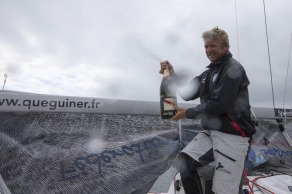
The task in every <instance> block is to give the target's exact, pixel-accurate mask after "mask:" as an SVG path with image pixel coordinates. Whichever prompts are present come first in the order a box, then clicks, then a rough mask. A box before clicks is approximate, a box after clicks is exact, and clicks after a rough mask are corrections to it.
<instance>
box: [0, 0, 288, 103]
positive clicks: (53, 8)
mask: <svg viewBox="0 0 292 194" xmlns="http://www.w3.org/2000/svg"><path fill="white" fill-rule="evenodd" d="M264 5H265V6H264ZM264 8H265V9H264ZM264 13H266V17H265V14H264ZM265 19H266V20H265ZM291 20H292V1H291V0H280V1H275V0H265V1H263V0H50V1H45V0H25V1H24V0H0V83H1V86H2V87H3V85H4V79H5V78H4V74H7V75H8V77H7V79H6V83H5V90H16V91H24V92H32V93H40V94H53V95H62V96H80V97H96V98H111V99H126V100H139V101H140V100H141V101H159V87H160V82H161V79H162V75H161V74H159V73H158V72H159V69H160V65H159V63H160V61H164V60H169V61H170V62H171V63H172V64H173V66H174V69H175V71H176V72H178V73H180V74H182V75H184V76H185V78H186V79H185V80H190V79H192V78H193V77H194V76H197V75H199V74H201V73H202V72H203V71H204V70H205V69H206V66H207V65H208V64H209V60H208V59H207V57H206V54H205V51H204V44H203V40H202V38H201V35H202V33H203V32H204V31H206V30H210V29H212V28H213V27H216V26H218V27H219V28H222V29H224V30H225V31H226V32H227V33H228V35H229V40H230V45H231V47H230V51H231V53H232V54H233V56H234V58H236V59H237V60H238V61H240V63H241V64H242V65H243V66H244V68H245V70H246V72H247V75H248V77H249V80H250V82H251V84H250V86H249V94H250V104H251V106H252V107H273V98H274V103H275V106H276V107H278V108H283V106H285V108H292V67H291V59H290V60H289V51H290V45H291V34H292V22H291ZM265 21H266V23H267V28H266V26H265ZM266 30H267V33H268V36H266ZM268 43H269V44H268ZM268 45H269V46H268ZM291 55H292V54H291ZM270 70H271V73H272V74H270ZM271 75H272V76H271ZM271 77H272V83H271ZM286 80H287V82H286ZM2 87H1V89H2ZM285 91H286V92H285ZM273 93H274V95H273ZM273 96H274V97H273ZM178 101H179V102H183V100H182V99H181V98H180V97H178ZM192 103H195V104H197V103H199V101H198V100H196V101H193V102H192Z"/></svg>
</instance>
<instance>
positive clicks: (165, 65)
mask: <svg viewBox="0 0 292 194" xmlns="http://www.w3.org/2000/svg"><path fill="white" fill-rule="evenodd" d="M166 68H168V69H169V73H170V75H172V74H174V69H173V66H172V65H171V64H170V62H169V61H167V60H166V61H162V62H161V63H160V71H159V73H160V74H163V72H164V70H165V69H166Z"/></svg>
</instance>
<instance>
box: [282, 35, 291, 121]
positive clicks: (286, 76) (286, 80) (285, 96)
mask: <svg viewBox="0 0 292 194" xmlns="http://www.w3.org/2000/svg"><path fill="white" fill-rule="evenodd" d="M291 44H292V33H291V40H290V49H289V57H288V65H287V74H286V83H285V92H284V101H283V109H284V110H285V100H286V89H287V78H288V72H289V65H290V54H291ZM285 116H286V114H285Z"/></svg>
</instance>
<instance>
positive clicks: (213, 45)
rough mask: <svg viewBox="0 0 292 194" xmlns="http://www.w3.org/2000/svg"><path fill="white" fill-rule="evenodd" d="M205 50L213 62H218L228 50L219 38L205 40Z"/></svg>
mask: <svg viewBox="0 0 292 194" xmlns="http://www.w3.org/2000/svg"><path fill="white" fill-rule="evenodd" d="M204 45H205V52H206V55H207V57H208V59H209V60H210V61H211V63H216V62H218V61H219V59H220V58H221V57H222V55H224V54H225V53H226V51H227V50H228V48H227V46H222V45H221V43H220V41H219V40H217V39H206V40H204Z"/></svg>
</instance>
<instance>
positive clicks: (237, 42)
mask: <svg viewBox="0 0 292 194" xmlns="http://www.w3.org/2000/svg"><path fill="white" fill-rule="evenodd" d="M235 19H236V35H237V55H238V61H239V62H240V55H239V39H238V26H237V9H236V0H235Z"/></svg>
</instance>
